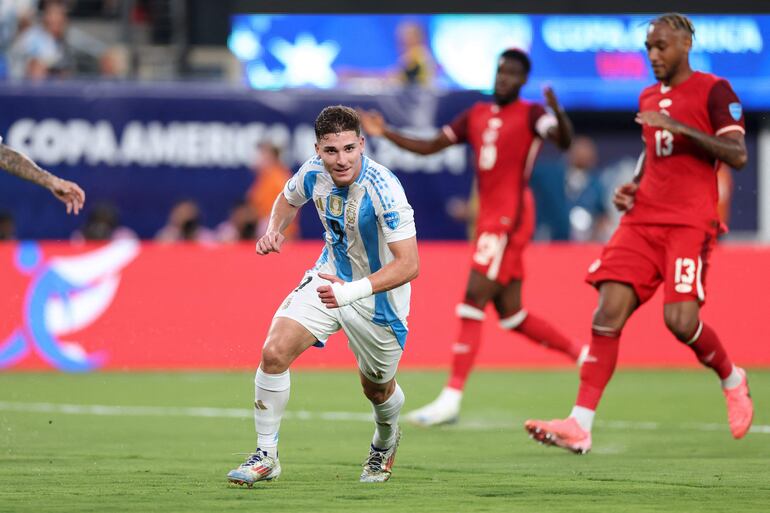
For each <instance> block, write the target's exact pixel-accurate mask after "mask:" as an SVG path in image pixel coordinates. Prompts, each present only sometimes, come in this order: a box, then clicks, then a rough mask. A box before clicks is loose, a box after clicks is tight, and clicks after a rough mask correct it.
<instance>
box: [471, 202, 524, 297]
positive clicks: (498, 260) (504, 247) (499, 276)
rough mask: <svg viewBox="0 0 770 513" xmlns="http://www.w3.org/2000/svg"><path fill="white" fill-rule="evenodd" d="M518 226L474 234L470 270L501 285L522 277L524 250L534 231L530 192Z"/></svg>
mask: <svg viewBox="0 0 770 513" xmlns="http://www.w3.org/2000/svg"><path fill="white" fill-rule="evenodd" d="M524 201H525V204H524V208H522V210H521V216H520V217H519V223H518V224H517V225H516V227H515V228H514V229H513V230H510V229H508V230H504V229H502V228H501V229H499V230H489V229H487V230H484V229H483V228H482V231H480V232H479V233H478V234H477V235H476V244H475V249H474V252H473V259H472V262H471V269H473V270H475V271H477V272H478V273H480V274H482V275H484V276H486V277H487V278H488V279H490V280H492V281H496V282H498V283H500V284H501V285H508V284H509V283H510V282H511V281H513V280H522V279H523V278H524V262H523V260H522V257H523V255H524V249H525V248H526V247H527V244H529V241H530V239H532V234H533V233H534V232H535V207H534V199H533V197H532V195H531V193H528V194H525V197H524Z"/></svg>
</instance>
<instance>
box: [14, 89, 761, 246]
mask: <svg viewBox="0 0 770 513" xmlns="http://www.w3.org/2000/svg"><path fill="white" fill-rule="evenodd" d="M482 98H483V97H482V95H481V94H479V93H476V92H469V91H455V92H451V93H446V94H435V93H432V92H428V91H425V90H421V89H414V90H405V91H404V90H402V91H401V92H398V93H396V92H393V93H388V94H380V95H376V96H375V95H365V94H360V95H354V94H349V93H341V92H339V91H323V90H313V91H312V92H311V91H301V90H291V91H281V92H277V91H254V90H247V89H239V88H226V87H223V86H216V87H214V86H201V85H190V84H185V85H184V86H180V85H179V84H173V85H166V86H163V85H154V86H147V85H136V84H112V83H99V84H89V85H83V84H45V85H29V84H27V85H15V86H14V85H3V86H2V87H0V112H2V115H1V116H0V135H2V136H3V138H4V143H5V144H8V145H10V146H11V147H14V148H17V149H19V150H20V151H22V152H24V153H26V154H27V155H29V156H30V157H31V158H32V159H34V160H35V161H37V162H39V163H40V164H41V165H42V166H43V167H45V168H47V169H50V170H51V171H52V172H54V173H56V174H59V175H61V176H62V177H65V178H68V179H71V180H74V181H77V182H78V183H79V184H81V185H82V186H83V188H84V189H85V190H86V193H87V205H86V215H87V214H88V212H89V209H91V208H93V206H94V205H96V204H98V203H99V202H100V201H108V202H110V203H112V204H114V205H115V206H116V207H117V208H118V210H119V214H120V222H121V224H122V225H124V226H127V227H129V228H131V229H133V230H134V231H135V232H136V233H137V234H138V235H139V236H140V237H142V238H152V237H153V236H154V235H155V234H156V232H157V231H158V230H159V229H160V228H161V227H162V226H163V225H164V223H165V222H166V218H167V216H168V213H169V210H170V209H171V207H172V206H173V205H174V204H175V203H176V202H177V201H179V200H182V199H193V200H195V201H196V202H197V203H198V204H199V205H200V207H201V210H202V213H203V219H202V221H203V224H205V225H207V226H209V227H214V226H216V225H217V224H218V223H220V222H222V221H224V220H225V219H226V218H227V216H228V213H229V211H230V209H231V208H232V207H233V206H234V205H235V204H236V203H237V202H238V201H240V200H242V199H243V198H244V195H245V193H246V191H247V189H248V188H249V186H250V185H251V184H252V182H253V180H254V174H253V172H252V171H251V168H252V166H253V164H254V162H255V158H256V145H257V143H259V142H260V141H263V140H268V141H271V142H273V143H275V144H276V145H278V146H280V147H281V148H284V161H285V162H286V164H287V165H289V166H290V167H291V168H292V169H293V170H296V169H297V168H298V166H299V165H300V164H301V163H302V162H304V161H305V160H306V159H307V158H309V157H310V156H312V155H313V154H314V143H315V134H314V130H313V122H314V121H315V118H316V116H317V115H318V113H319V112H320V110H321V109H322V108H323V107H325V106H327V105H335V104H345V105H350V106H358V107H362V108H365V109H378V110H380V111H382V112H383V114H384V116H385V118H386V120H387V121H388V123H390V124H391V125H393V126H395V127H399V128H401V129H403V130H404V131H406V132H408V133H411V134H414V135H417V136H425V137H431V136H433V135H434V134H435V133H436V131H437V130H438V129H439V127H440V126H441V125H442V124H445V123H448V122H450V121H451V120H452V119H453V118H454V117H455V116H456V115H458V114H459V113H460V112H461V111H462V110H464V109H465V108H467V107H469V106H470V105H472V104H473V103H474V102H475V101H478V100H479V99H482ZM627 116H628V130H622V131H618V130H613V131H610V130H604V131H601V130H597V129H594V130H593V131H589V133H588V135H589V136H591V137H592V138H593V139H594V140H595V142H596V144H597V145H598V150H599V164H598V168H600V169H603V170H605V172H604V173H603V175H606V177H607V178H608V184H609V185H608V187H611V184H612V183H614V182H613V180H619V179H623V178H624V177H627V176H628V174H629V173H630V172H631V171H632V170H633V166H634V164H635V162H636V157H637V156H638V154H639V151H640V150H641V143H640V141H639V131H638V127H637V126H636V125H635V124H634V123H633V115H632V114H630V113H629V114H628V115H627ZM576 129H577V131H578V132H584V133H585V130H584V129H583V128H582V127H581V126H577V127H576ZM755 143H756V136H755V135H754V134H751V133H750V134H749V135H748V136H747V144H748V146H749V155H750V161H749V165H748V166H747V168H746V169H745V170H743V171H742V172H741V173H740V174H737V175H736V186H735V192H734V208H733V218H732V222H731V228H732V229H733V230H738V231H754V230H756V228H757V207H756V205H757V203H756V202H757V198H756V185H757V175H756V158H755V155H756V144H755ZM544 151H545V153H544V155H543V156H542V157H541V159H540V163H541V165H540V166H538V167H536V169H535V174H534V176H533V186H542V184H548V185H547V187H550V190H554V188H558V187H560V184H561V183H563V180H561V181H560V179H556V180H554V179H553V176H556V175H553V176H551V175H552V174H553V173H551V174H549V173H550V172H549V171H548V169H552V168H553V166H561V167H562V168H563V166H564V164H563V159H562V157H561V156H560V155H559V154H558V153H556V152H555V151H553V148H552V146H550V145H548V144H546V145H545V150H544ZM366 152H367V154H368V155H369V156H371V157H372V158H373V159H374V160H376V161H378V162H380V163H382V164H383V165H385V166H387V167H389V168H390V169H392V170H393V171H394V172H395V173H396V174H397V176H398V177H399V180H400V181H401V183H402V184H403V185H404V188H405V190H406V193H407V196H408V198H409V201H410V202H411V204H412V205H413V206H414V209H415V213H416V219H417V228H418V233H419V236H420V238H421V239H462V238H464V237H465V236H466V227H465V224H464V222H463V221H461V220H457V219H456V218H455V217H453V215H451V211H452V205H453V204H456V200H457V199H464V198H466V197H467V195H468V193H469V190H470V188H471V183H472V179H473V172H474V171H473V169H474V166H473V162H472V159H471V158H470V152H469V150H468V149H467V147H466V146H465V145H457V146H452V147H450V148H447V149H446V150H444V151H443V152H441V153H439V154H436V155H432V156H428V157H423V156H418V155H415V154H412V153H409V152H406V151H403V150H400V149H398V148H397V147H395V146H394V145H393V144H392V143H390V142H388V141H386V140H384V139H371V140H368V141H367V148H366ZM561 172H562V175H559V176H563V169H562V171H561ZM539 184H540V185H539ZM608 190H611V188H610V189H608ZM536 192H537V191H536ZM539 197H544V196H543V195H542V194H541V195H539ZM539 208H540V211H541V213H542V214H543V215H545V214H546V212H547V211H550V210H553V209H557V208H560V206H559V205H557V204H556V203H555V202H554V201H550V202H549V201H543V202H541V203H540V204H539ZM0 211H7V212H10V213H11V214H12V215H13V217H14V218H15V222H16V228H17V235H18V237H20V238H31V239H37V238H47V239H68V238H69V237H70V234H71V233H72V232H73V231H74V230H75V229H77V228H78V227H80V226H82V224H83V223H84V221H85V217H86V216H85V215H81V216H79V217H73V216H66V215H64V209H63V206H62V205H61V203H59V202H58V201H56V200H55V199H53V198H52V197H51V196H50V194H49V193H48V192H47V191H45V190H44V189H42V188H40V187H38V186H35V185H33V184H30V183H28V182H25V181H23V180H19V179H18V178H16V177H13V176H10V175H8V174H7V173H0ZM315 217H316V216H315V212H313V211H312V209H311V210H308V211H307V212H306V213H305V215H302V216H301V232H302V236H303V237H304V238H313V239H315V238H318V237H320V235H321V233H320V231H321V228H320V225H319V223H318V221H317V219H316V218H315Z"/></svg>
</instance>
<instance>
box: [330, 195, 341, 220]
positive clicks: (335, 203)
mask: <svg viewBox="0 0 770 513" xmlns="http://www.w3.org/2000/svg"><path fill="white" fill-rule="evenodd" d="M343 203H344V202H343V200H342V198H340V197H339V196H334V195H331V196H329V212H330V213H331V215H333V216H334V217H339V216H341V215H342V205H343Z"/></svg>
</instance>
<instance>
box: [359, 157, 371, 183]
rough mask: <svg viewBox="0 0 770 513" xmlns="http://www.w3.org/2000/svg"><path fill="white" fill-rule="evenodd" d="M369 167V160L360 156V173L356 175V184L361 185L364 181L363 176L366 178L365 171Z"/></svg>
mask: <svg viewBox="0 0 770 513" xmlns="http://www.w3.org/2000/svg"><path fill="white" fill-rule="evenodd" d="M368 167H369V159H368V158H366V156H365V155H361V172H360V173H359V174H358V178H356V183H361V181H362V180H363V179H364V176H366V169H367V168H368Z"/></svg>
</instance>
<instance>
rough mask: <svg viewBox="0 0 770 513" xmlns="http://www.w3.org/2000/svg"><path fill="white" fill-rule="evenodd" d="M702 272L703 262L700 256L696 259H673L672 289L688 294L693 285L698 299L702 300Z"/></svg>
mask: <svg viewBox="0 0 770 513" xmlns="http://www.w3.org/2000/svg"><path fill="white" fill-rule="evenodd" d="M702 272H703V262H702V261H701V259H700V257H698V259H697V260H695V259H692V258H677V259H676V260H675V261H674V290H675V291H676V292H678V293H679V294H690V293H692V291H693V287H695V288H696V292H697V295H698V299H700V300H701V301H703V299H704V292H703V284H702V280H701V276H702Z"/></svg>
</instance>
